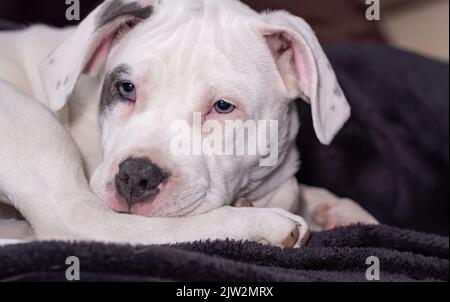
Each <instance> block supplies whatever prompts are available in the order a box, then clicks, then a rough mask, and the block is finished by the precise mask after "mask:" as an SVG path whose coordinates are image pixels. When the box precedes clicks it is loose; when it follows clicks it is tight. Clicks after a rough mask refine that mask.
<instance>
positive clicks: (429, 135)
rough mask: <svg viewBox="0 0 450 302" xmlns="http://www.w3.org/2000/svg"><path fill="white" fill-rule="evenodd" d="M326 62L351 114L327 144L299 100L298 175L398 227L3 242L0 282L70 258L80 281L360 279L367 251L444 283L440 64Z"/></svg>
mask: <svg viewBox="0 0 450 302" xmlns="http://www.w3.org/2000/svg"><path fill="white" fill-rule="evenodd" d="M328 55H329V57H330V59H331V61H332V63H333V65H334V67H335V69H336V73H337V75H338V78H339V81H340V82H341V85H342V88H343V90H344V92H345V93H346V95H347V97H348V99H349V102H350V104H351V105H352V109H353V116H352V119H351V120H350V122H349V123H348V124H347V125H346V126H345V128H344V129H343V131H342V132H341V133H340V134H339V135H338V137H337V139H336V140H335V142H334V143H333V144H332V145H331V146H329V147H324V146H320V145H319V144H318V143H317V140H316V138H315V136H314V133H313V130H312V122H311V119H310V113H309V108H308V106H307V105H304V104H302V103H301V102H299V103H298V104H299V106H300V111H301V119H302V124H303V126H302V128H301V133H300V135H299V139H298V145H299V148H300V150H301V154H302V163H303V165H302V169H301V171H300V173H299V175H298V177H299V180H300V181H301V182H303V183H305V184H308V185H313V186H318V187H324V188H327V189H329V190H330V191H332V192H333V193H335V194H337V195H339V196H345V197H350V198H352V199H353V200H356V201H358V202H360V203H361V204H362V205H363V206H364V207H365V208H366V209H368V210H369V211H370V212H371V213H373V214H374V215H375V216H376V218H377V219H379V220H380V221H381V222H382V223H383V224H386V225H390V226H394V227H397V228H394V227H387V226H383V225H381V226H351V227H348V228H339V229H335V230H332V231H327V232H322V233H316V234H313V236H312V238H311V240H310V242H309V244H308V245H307V246H306V247H305V248H302V249H298V250H293V249H287V250H281V249H278V248H274V247H267V246H262V245H257V244H253V243H239V242H229V241H223V242H203V243H201V242H198V243H193V244H184V245H177V246H163V247H161V246H160V247H157V246H147V247H144V246H139V247H131V246H117V245H105V244H100V243H64V242H34V243H27V244H21V245H11V246H5V247H0V281H64V280H65V277H64V272H65V269H66V266H65V265H64V264H65V259H66V258H67V257H68V256H78V257H79V258H80V261H81V265H82V276H81V278H82V280H83V281H366V278H365V272H366V270H367V268H368V266H367V265H366V259H367V258H368V257H370V256H375V257H378V259H379V260H380V273H381V274H380V278H381V281H414V280H427V281H448V268H449V263H448V255H449V249H448V248H449V239H448V237H445V236H448V230H449V217H448V215H449V214H448V213H449V190H448V178H449V177H448V176H449V175H448V174H449V169H448V163H449V150H448V131H449V124H448V119H449V115H448V109H449V91H448V90H449V88H448V87H449V86H448V83H449V81H448V80H449V79H448V77H449V69H448V65H447V64H443V63H440V62H436V61H432V60H429V59H426V58H423V57H420V56H416V55H413V54H409V53H405V52H402V51H398V50H394V49H390V48H387V47H381V46H373V45H366V46H360V45H344V46H340V47H336V48H334V49H330V50H329V51H328ZM406 229H412V230H415V231H408V230H406ZM417 231H418V232H417ZM426 233H428V234H426ZM429 234H439V235H441V236H438V235H429Z"/></svg>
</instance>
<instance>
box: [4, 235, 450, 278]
mask: <svg viewBox="0 0 450 302" xmlns="http://www.w3.org/2000/svg"><path fill="white" fill-rule="evenodd" d="M448 245H449V244H448V238H445V237H439V236H432V235H425V234H422V233H415V232H410V231H404V230H401V229H395V228H390V227H385V226H379V227H373V226H352V227H348V228H340V229H336V230H333V231H328V232H322V233H317V234H313V236H312V238H311V240H310V242H309V244H308V245H307V246H306V247H304V248H302V249H286V250H282V249H279V248H275V247H268V246H262V245H258V244H254V243H238V242H230V241H222V242H205V243H193V244H183V245H176V246H164V247H156V246H154V247H151V246H139V247H131V246H118V245H102V244H98V243H91V244H89V243H74V244H67V243H61V242H42V243H30V244H25V245H17V246H9V247H3V248H0V281H65V280H66V279H65V272H66V269H67V266H66V265H65V261H66V258H67V257H70V256H77V257H79V259H80V264H81V266H80V267H81V276H80V277H81V281H85V282H88V281H142V282H146V281H195V282H197V281H201V282H210V281H237V282H239V281H265V282H269V281H367V280H366V270H367V269H368V268H369V266H368V265H366V259H367V258H368V257H371V256H375V257H378V258H379V260H380V272H381V273H380V280H381V281H385V282H387V281H416V280H427V281H448V267H449V262H448Z"/></svg>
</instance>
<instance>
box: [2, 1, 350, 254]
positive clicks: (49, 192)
mask: <svg viewBox="0 0 450 302" xmlns="http://www.w3.org/2000/svg"><path fill="white" fill-rule="evenodd" d="M109 2H111V1H105V3H104V4H103V5H101V6H100V7H99V8H97V9H96V10H95V11H94V12H93V13H92V14H91V15H89V16H88V18H87V19H86V20H85V21H83V22H82V23H81V24H80V26H79V27H78V28H68V29H64V30H58V29H53V28H48V27H44V26H34V27H31V28H29V29H27V30H24V31H21V32H10V33H0V42H1V43H2V47H1V48H0V56H1V57H2V58H6V59H5V60H2V63H1V67H2V68H0V79H4V80H5V81H7V82H9V83H11V84H13V85H14V86H16V87H18V88H19V89H20V91H19V89H17V88H15V87H14V86H12V85H10V84H8V83H6V82H2V81H0V138H1V140H2V144H1V145H0V155H1V156H2V162H3V163H5V164H4V165H1V166H0V191H1V192H3V195H5V196H6V198H3V199H6V200H3V201H4V202H6V203H9V204H12V205H13V206H15V207H16V208H17V209H18V210H19V211H20V212H21V213H22V214H23V215H24V217H25V218H26V219H27V220H28V221H29V222H30V224H31V225H32V227H33V229H34V231H35V233H36V236H37V237H38V238H39V239H91V240H102V241H114V242H131V243H175V242H184V241H193V240H199V239H224V238H231V239H244V240H253V241H261V242H268V243H271V244H276V245H281V244H282V242H283V241H284V240H285V239H286V238H288V237H289V236H290V234H291V232H292V230H293V229H295V228H299V232H300V237H299V240H298V242H297V243H295V246H300V245H301V243H302V242H303V239H304V238H305V237H306V236H307V233H308V226H307V224H306V223H305V221H304V220H303V219H302V218H301V217H299V216H295V215H293V214H290V213H289V212H288V211H295V210H296V209H297V206H298V192H299V187H298V184H297V182H296V180H295V173H296V172H297V170H298V165H299V164H298V154H297V150H296V149H295V147H294V143H295V138H296V135H297V132H298V127H299V123H298V117H297V113H296V111H295V109H294V106H292V104H290V101H292V100H293V99H294V98H295V97H298V96H303V97H304V98H305V99H306V100H307V101H309V102H310V103H311V104H312V106H313V117H314V125H315V129H316V132H317V135H318V137H319V139H320V140H321V141H322V142H323V143H327V144H328V143H330V142H331V139H332V137H333V136H334V135H335V134H336V133H337V132H338V130H339V129H340V128H341V126H342V125H343V124H344V122H345V121H346V120H347V119H348V117H349V107H348V104H347V102H346V100H345V96H344V95H343V94H341V93H339V94H336V93H335V92H336V89H340V88H339V85H338V83H337V81H336V77H335V75H334V72H333V71H332V69H331V67H330V66H329V63H328V60H327V59H326V57H325V55H324V53H323V51H322V50H321V48H320V46H319V44H318V42H317V40H316V38H315V36H314V34H313V32H312V31H311V29H310V28H309V27H308V26H307V25H306V23H305V22H304V21H303V20H302V19H300V18H298V17H294V16H292V15H289V14H287V13H284V12H276V13H268V14H262V15H258V14H257V13H256V12H254V11H253V10H251V9H249V8H248V7H247V6H245V5H243V4H242V3H240V2H238V1H235V0H225V1H222V0H221V1H213V0H184V1H174V0H165V1H164V0H163V1H161V3H162V4H160V5H159V4H157V2H156V1H152V0H140V1H129V0H127V1H122V2H124V3H125V2H127V3H128V2H138V3H139V4H140V5H141V6H145V5H148V4H152V5H154V14H153V15H152V16H151V18H149V19H148V20H144V21H142V22H141V23H140V24H138V25H137V26H136V27H135V28H133V29H132V30H131V31H130V32H129V33H127V34H125V36H124V37H123V38H121V39H120V40H119V41H117V42H115V43H114V44H113V47H112V48H111V50H110V51H109V54H107V57H106V58H104V59H105V60H106V61H105V62H104V64H102V65H104V66H103V67H102V68H100V69H99V70H95V71H94V72H90V75H83V74H82V73H83V70H84V69H85V67H86V64H87V62H88V61H89V60H90V59H91V56H92V53H93V51H94V50H95V48H96V47H97V46H98V44H99V41H100V40H101V39H102V38H103V37H104V36H105V35H107V34H108V33H109V32H108V31H111V30H114V26H117V25H118V24H119V23H120V22H121V21H120V20H117V21H114V22H113V23H111V24H109V25H108V26H106V27H104V28H102V29H101V32H100V33H99V32H97V31H98V30H97V29H96V25H95V24H96V20H97V18H98V16H99V15H100V14H101V12H102V10H103V9H105V7H106V6H107V5H108V3H109ZM122 21H123V20H122ZM276 32H285V33H286V34H288V35H290V37H291V39H292V41H293V43H294V46H293V49H294V50H295V51H294V53H295V59H296V64H295V65H296V66H294V67H291V68H292V69H296V68H297V69H299V68H300V67H299V66H300V65H302V66H303V65H304V66H306V69H304V70H302V71H301V72H299V74H298V75H296V76H294V75H292V74H286V73H284V72H283V71H284V70H287V69H289V68H287V67H286V66H284V65H285V64H286V62H284V61H282V60H280V61H277V60H274V56H273V54H272V53H271V49H270V47H268V43H269V42H268V41H267V40H266V37H265V36H267V35H270V34H273V33H276ZM49 53H51V54H50V55H48V54H49ZM47 55H48V56H47ZM299 60H301V62H300V61H299ZM41 62H42V63H41ZM120 64H127V65H128V66H130V67H131V68H132V70H133V80H134V81H135V82H136V83H137V84H136V86H137V88H138V92H139V94H140V95H141V96H144V97H141V100H140V102H139V103H137V104H136V105H134V106H136V108H133V110H136V112H134V113H129V111H130V108H128V107H126V106H129V105H124V104H120V105H117V106H116V107H114V108H113V109H108V110H107V112H106V113H105V114H103V115H101V118H100V125H101V126H99V122H98V119H99V118H98V114H99V113H98V107H99V99H100V94H101V87H102V85H103V80H104V76H105V73H108V72H110V71H111V70H112V69H113V68H114V67H115V66H117V65H120ZM39 65H40V72H41V75H42V81H41V79H40V78H39ZM297 71H298V70H297ZM303 75H305V77H303ZM288 77H290V78H295V79H296V81H297V82H298V85H297V88H296V89H294V90H293V91H295V93H293V91H291V90H289V89H288V88H287V87H286V82H287V81H288V80H286V79H287V78H288ZM23 93H26V94H28V95H30V96H31V97H33V98H34V99H32V98H30V97H27V96H25V95H24V94H23ZM69 95H70V96H71V98H70V102H68V100H69V99H66V96H69ZM220 98H226V99H230V98H231V99H233V100H235V101H236V102H238V103H239V104H241V105H242V107H241V108H239V109H240V110H239V112H237V113H235V114H236V115H234V116H231V118H235V119H239V118H242V119H254V120H279V121H282V122H280V148H279V149H280V161H279V163H278V165H277V166H275V167H270V168H267V167H260V166H259V165H258V164H256V163H257V162H258V161H259V158H257V157H250V156H247V157H239V158H237V157H233V158H230V157H228V158H218V157H214V156H200V157H188V158H186V157H176V156H172V155H171V154H170V153H169V152H168V148H169V143H170V139H171V136H170V134H169V133H168V129H169V128H170V124H171V123H172V122H173V121H174V120H176V119H187V120H188V119H189V116H190V115H191V114H192V112H194V111H201V110H203V109H204V108H208V107H209V106H212V104H213V103H211V102H214V101H215V100H218V99H220ZM36 100H37V101H39V102H40V103H41V104H38V102H36ZM138 106H139V107H138ZM244 108H245V109H244ZM330 108H333V110H330ZM49 110H51V111H53V112H54V114H55V115H56V117H57V119H56V118H55V117H54V115H53V114H51V113H50V111H49ZM127 112H128V113H127ZM218 118H220V117H218ZM77 148H78V150H77ZM78 151H79V152H78ZM80 153H81V157H80V155H79V154H80ZM139 155H145V156H147V157H149V158H151V159H152V161H154V162H156V163H157V164H158V165H160V166H162V167H164V168H166V169H170V170H171V171H172V172H173V174H172V176H171V178H170V180H169V185H167V187H166V188H165V189H164V190H162V192H161V193H160V194H159V195H158V197H157V198H156V199H155V200H154V201H153V202H152V203H151V204H147V205H145V206H142V207H140V208H139V209H136V211H135V212H134V213H136V214H140V215H145V216H149V217H152V218H144V217H137V216H128V215H119V214H116V213H114V212H113V211H111V210H110V209H109V208H108V207H107V205H109V206H110V207H113V206H112V205H113V204H114V203H115V202H117V200H115V197H114V190H113V189H111V183H112V182H113V178H114V175H115V173H117V169H118V165H119V164H120V162H121V161H123V160H125V159H126V158H129V157H130V156H139ZM83 164H84V168H85V170H86V171H87V174H88V176H89V181H90V187H89V186H88V181H87V180H86V177H85V174H84V172H83ZM1 192H0V193H1ZM91 192H95V194H93V193H91ZM239 199H247V200H251V201H254V204H255V205H256V206H258V207H261V208H245V209H235V208H230V207H229V206H230V205H231V204H232V203H233V202H234V201H236V200H239ZM267 207H272V208H281V209H284V210H275V209H268V208H267ZM187 215H188V216H187ZM162 217H165V218H162ZM170 217H176V218H170Z"/></svg>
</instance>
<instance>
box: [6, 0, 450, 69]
mask: <svg viewBox="0 0 450 302" xmlns="http://www.w3.org/2000/svg"><path fill="white" fill-rule="evenodd" d="M100 2H102V0H80V4H81V19H83V18H85V17H86V16H87V14H89V12H90V11H91V10H92V9H93V8H95V7H96V6H97V5H98V4H99V3H100ZM243 2H245V3H247V4H249V5H250V6H251V7H253V8H254V9H256V10H259V11H261V10H266V9H285V10H288V11H290V12H292V13H294V14H296V15H298V16H300V17H303V18H304V19H306V21H307V22H308V23H309V24H311V26H312V27H313V29H314V30H315V31H316V33H317V35H318V37H319V40H320V41H321V43H322V44H324V45H325V46H331V45H334V44H338V43H342V42H364V43H367V42H369V43H370V42H376V43H379V42H381V43H384V42H386V43H388V44H390V45H393V46H396V47H398V48H403V49H408V50H412V51H414V52H418V53H421V54H425V55H427V56H429V57H433V58H437V59H440V60H443V61H448V58H449V29H448V28H449V26H448V22H449V21H448V20H449V0H380V3H381V20H380V21H368V20H366V18H365V13H366V10H367V7H368V6H367V5H366V4H365V2H366V1H365V0H243ZM65 3H66V1H65V0H1V1H0V27H2V29H5V28H8V27H15V26H16V24H15V23H19V24H21V25H30V24H34V23H45V24H49V25H54V26H67V25H76V24H77V23H78V22H76V21H67V20H66V19H65V11H66V8H67V5H66V4H65ZM11 22H12V23H11Z"/></svg>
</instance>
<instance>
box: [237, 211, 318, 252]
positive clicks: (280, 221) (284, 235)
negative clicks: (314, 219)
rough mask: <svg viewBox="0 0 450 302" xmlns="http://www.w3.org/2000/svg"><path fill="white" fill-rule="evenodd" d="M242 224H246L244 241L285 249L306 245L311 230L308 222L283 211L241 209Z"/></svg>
mask: <svg viewBox="0 0 450 302" xmlns="http://www.w3.org/2000/svg"><path fill="white" fill-rule="evenodd" d="M238 210H239V211H240V214H243V215H244V216H245V217H241V218H240V220H241V221H240V224H241V225H242V224H243V223H244V225H245V230H244V234H243V236H242V237H243V238H242V239H244V240H250V241H256V242H259V243H263V244H269V245H275V246H279V247H283V248H299V247H302V246H304V245H305V244H306V242H307V241H308V239H309V235H310V230H309V227H308V224H307V223H306V221H305V220H304V219H303V218H302V217H300V216H297V215H294V214H292V213H290V212H288V211H285V210H281V209H260V208H240V209H238Z"/></svg>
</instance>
